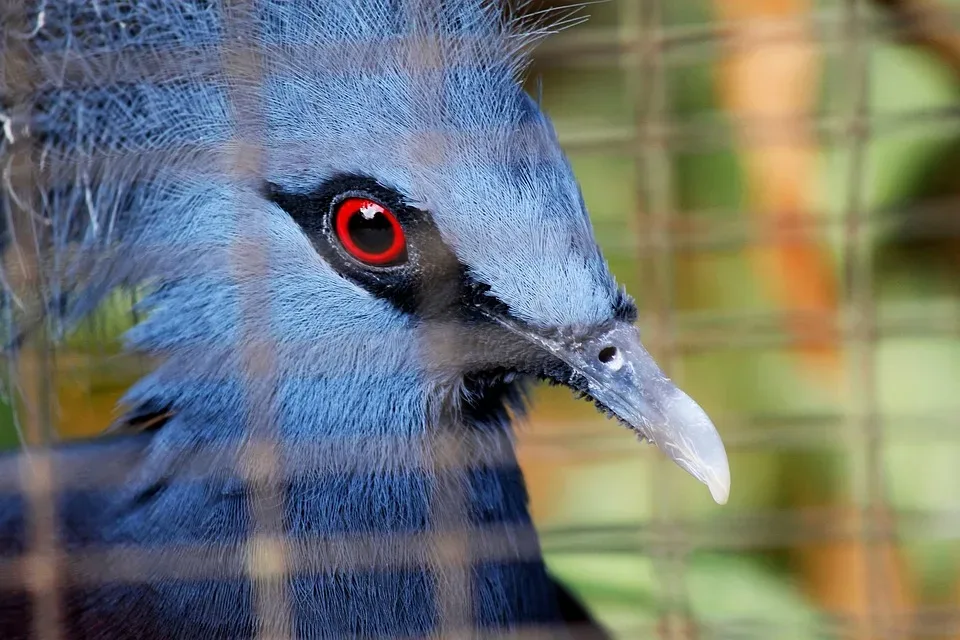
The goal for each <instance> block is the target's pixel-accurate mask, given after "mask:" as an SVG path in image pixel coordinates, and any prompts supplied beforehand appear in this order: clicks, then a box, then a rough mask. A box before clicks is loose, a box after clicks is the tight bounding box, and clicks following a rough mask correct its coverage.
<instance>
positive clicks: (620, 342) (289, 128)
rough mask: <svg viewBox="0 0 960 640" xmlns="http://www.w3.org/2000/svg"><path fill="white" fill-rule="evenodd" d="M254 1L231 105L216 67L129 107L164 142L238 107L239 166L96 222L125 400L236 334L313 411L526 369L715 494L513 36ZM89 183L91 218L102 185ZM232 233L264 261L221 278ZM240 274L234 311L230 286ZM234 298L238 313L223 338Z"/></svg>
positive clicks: (482, 384)
mask: <svg viewBox="0 0 960 640" xmlns="http://www.w3.org/2000/svg"><path fill="white" fill-rule="evenodd" d="M263 4H264V6H265V7H267V8H265V9H264V10H263V11H264V13H263V15H258V16H257V21H256V25H257V33H259V34H260V37H261V39H262V41H263V42H262V44H263V45H264V48H263V49H262V51H263V52H264V53H263V55H262V56H261V59H260V64H261V67H262V68H261V69H260V73H259V74H258V77H257V78H256V83H255V84H254V83H251V85H250V87H247V89H249V90H250V92H252V94H253V95H254V96H255V100H253V101H252V103H251V104H253V106H249V105H247V103H244V104H245V105H247V106H246V107H245V109H247V111H238V110H237V109H236V107H235V105H234V104H233V103H231V92H234V93H235V92H236V91H237V90H238V87H237V84H238V81H237V80H236V79H235V78H232V79H221V80H219V81H217V80H214V81H213V82H212V83H211V82H210V81H209V80H206V81H205V82H204V83H200V82H199V81H198V82H196V83H192V84H191V83H180V84H179V85H175V86H173V87H172V88H169V89H167V90H166V91H167V93H162V92H161V91H159V90H157V91H155V92H154V93H150V94H149V96H148V97H149V98H150V99H144V100H141V101H140V103H139V104H140V106H141V107H143V108H146V109H147V110H148V111H149V110H150V109H153V111H152V113H154V114H155V116H156V118H155V119H156V120H157V122H160V121H162V120H164V119H166V120H165V122H166V124H167V125H168V126H167V127H165V128H163V131H162V134H158V135H159V137H160V138H162V139H163V140H164V141H170V142H171V144H182V143H183V141H184V140H189V139H191V138H193V139H195V140H191V141H192V142H198V143H210V142H219V140H220V139H221V138H222V139H229V140H233V139H234V138H235V136H234V135H233V133H234V130H232V129H231V128H230V127H229V126H228V125H227V124H225V123H227V122H229V121H230V120H231V119H233V121H234V122H237V121H243V119H244V118H246V119H248V120H252V122H254V123H255V124H256V125H257V126H256V130H257V140H256V142H257V144H256V145H254V147H255V148H256V149H257V151H256V153H255V155H256V158H255V159H254V161H253V162H252V164H253V165H254V166H255V167H256V174H255V175H256V176H257V179H255V180H253V181H247V182H244V183H242V184H241V183H239V182H237V181H233V180H230V179H228V178H226V177H223V179H216V180H211V178H210V172H206V173H205V172H204V171H198V172H197V173H196V174H195V175H194V174H191V173H190V172H189V171H188V172H184V171H182V170H179V171H177V172H176V176H177V177H176V179H174V178H168V179H164V180H163V181H161V180H157V179H155V180H154V183H153V186H152V187H151V192H150V195H149V196H140V197H141V200H140V201H138V202H137V204H138V205H139V209H138V211H137V212H136V213H135V214H133V215H134V217H135V218H136V220H137V221H136V222H132V223H129V224H127V225H125V226H124V225H120V227H119V228H120V231H118V232H117V240H118V245H119V246H125V247H126V249H124V250H123V251H125V252H126V254H127V255H128V261H130V262H136V263H137V264H138V265H139V266H137V267H133V268H130V269H128V270H127V271H129V272H134V275H135V277H133V278H132V279H134V280H145V281H150V282H153V284H154V286H155V293H154V294H153V296H152V297H151V299H150V300H149V308H150V309H151V310H152V313H151V315H150V316H149V318H148V319H147V320H146V321H145V322H143V323H141V324H140V325H138V326H137V327H135V328H134V329H133V331H132V332H131V334H130V338H131V343H132V344H133V346H135V347H137V348H140V349H144V350H147V351H151V352H157V353H161V354H163V355H164V356H165V357H166V358H167V363H166V364H165V365H164V367H162V368H161V369H160V370H159V371H158V373H157V374H155V376H154V378H152V379H151V381H150V382H149V385H150V386H149V388H148V387H144V386H142V385H141V387H139V391H135V392H134V397H145V396H146V395H149V394H150V393H153V391H152V390H153V389H156V388H157V385H158V384H160V383H158V382H157V380H158V379H159V378H157V376H159V377H160V378H165V379H166V380H167V382H166V383H165V384H167V386H168V387H170V386H171V385H176V384H179V382H178V381H179V380H181V379H182V372H183V371H184V370H190V371H192V372H193V374H194V376H198V375H202V371H203V370H204V365H203V364H202V363H206V368H207V369H209V370H210V371H212V372H215V373H216V374H217V375H220V376H222V375H223V372H224V371H225V370H226V371H229V370H231V367H232V366H238V365H232V364H231V359H233V358H234V357H235V356H234V354H235V353H236V351H237V349H236V347H237V345H238V343H239V342H243V341H244V340H249V339H250V336H253V339H255V340H262V339H269V340H270V342H271V344H272V345H273V346H274V347H275V353H274V355H273V356H272V357H273V358H274V363H275V365H276V367H277V368H278V369H279V371H280V372H281V374H282V375H281V377H282V378H283V379H284V380H296V381H297V382H296V384H293V386H292V387H291V388H295V389H297V393H298V395H299V397H301V398H302V397H303V396H310V395H311V394H317V401H318V403H323V402H326V403H329V402H330V401H331V400H336V399H335V398H334V399H331V398H330V397H329V395H328V396H327V397H321V396H323V394H322V393H320V392H317V391H316V388H318V387H324V385H327V384H328V382H329V381H330V380H333V379H338V380H343V379H346V380H356V379H358V376H360V377H362V378H363V380H364V381H365V382H366V386H364V387H363V388H364V389H365V390H366V391H365V393H375V392H376V389H377V388H381V389H383V390H384V392H385V393H387V392H389V389H390V388H392V386H394V385H395V384H396V380H398V379H401V378H403V379H415V380H416V381H417V384H418V385H420V386H421V387H422V388H423V389H426V390H428V395H431V397H432V398H433V400H436V399H437V398H443V399H444V402H452V403H453V404H455V405H457V406H459V407H460V408H461V409H463V410H469V411H474V412H480V413H482V412H483V411H487V412H493V413H497V412H502V411H503V406H504V403H509V401H510V399H511V398H514V397H515V395H514V394H515V391H516V388H517V385H518V384H520V383H522V381H523V380H527V379H542V380H548V381H552V382H555V383H559V384H562V385H566V386H568V387H570V388H571V389H573V390H574V391H575V392H577V393H579V394H583V395H585V396H587V397H588V398H590V399H592V400H593V401H595V402H596V403H597V405H598V406H599V407H600V408H601V409H602V410H604V411H607V412H609V413H611V414H613V415H614V416H616V417H617V418H618V419H619V420H620V421H621V422H623V423H624V424H625V425H627V426H628V427H629V428H630V429H632V430H634V431H635V432H636V433H637V434H638V435H639V436H641V437H642V438H644V439H647V440H650V441H652V442H653V443H655V444H656V445H657V446H658V447H659V448H660V449H661V450H662V451H663V452H664V453H665V454H666V455H668V456H669V457H670V458H672V459H673V460H675V461H676V462H677V463H678V464H679V465H680V466H681V467H683V468H684V469H686V470H687V471H689V472H690V473H692V474H693V475H694V476H696V477H697V478H698V479H700V480H701V481H703V482H705V483H706V484H707V485H708V486H709V488H710V491H711V493H712V494H713V497H714V498H715V499H716V500H717V501H718V502H725V501H726V499H727V495H728V491H729V470H728V466H727V460H726V455H725V452H724V448H723V445H722V443H721V441H720V438H719V436H718V435H717V432H716V430H715V429H714V427H713V425H712V424H711V422H710V420H709V419H708V418H707V416H706V414H705V413H704V412H703V411H702V410H701V409H700V407H699V406H698V405H697V404H696V403H695V402H694V401H693V400H692V399H691V398H690V397H688V396H687V395H686V394H685V393H683V392H682V391H681V390H680V389H678V388H677V387H676V386H675V385H674V384H673V383H672V382H671V381H670V380H669V379H668V378H667V377H666V376H665V375H664V374H663V372H662V371H661V370H660V369H659V368H658V366H657V365H656V363H655V362H654V361H653V359H652V358H651V356H650V355H649V354H648V353H647V351H646V350H645V349H644V347H643V345H642V343H641V340H640V333H639V331H638V330H637V328H636V327H635V326H634V324H633V323H634V321H635V320H636V315H637V313H636V308H635V305H634V303H633V301H632V300H631V299H630V298H629V297H628V296H627V294H626V293H625V292H624V291H623V290H621V289H619V288H618V286H617V285H616V283H615V281H614V279H613V277H612V276H611V274H610V272H609V270H608V267H607V265H606V263H605V261H604V258H603V256H602V254H601V252H600V250H599V248H598V246H597V244H596V242H595V239H594V237H593V233H592V229H591V225H590V222H589V218H588V214H587V211H586V208H585V206H584V202H583V199H582V197H581V194H580V189H579V187H578V184H577V182H576V179H575V177H574V175H573V173H572V171H571V169H570V166H569V164H568V162H567V160H566V158H565V156H564V154H563V152H562V151H561V149H560V146H559V144H558V142H557V139H556V136H555V133H554V131H553V128H552V126H551V124H550V122H549V120H548V119H547V117H546V116H545V115H544V114H543V113H542V112H541V110H540V108H539V106H538V105H537V104H536V102H535V101H534V100H532V99H531V98H530V97H529V96H527V95H526V94H525V93H524V92H523V91H522V89H521V87H520V84H519V81H518V71H519V70H520V69H521V67H522V66H523V57H522V54H521V53H520V52H521V51H522V49H524V47H525V46H526V45H527V44H529V42H530V36H525V35H524V34H523V33H519V32H518V30H517V29H516V28H515V25H514V24H513V23H511V22H510V21H509V20H504V19H503V18H502V17H501V16H500V15H499V14H498V13H497V12H495V11H493V10H492V9H491V6H490V4H489V3H487V2H485V1H484V2H481V1H479V0H478V1H476V2H471V1H465V0H458V1H457V2H449V3H441V4H442V6H439V7H433V8H432V9H431V8H429V7H426V6H420V3H411V4H410V7H419V8H405V7H404V6H402V5H403V3H400V4H398V3H379V2H367V0H364V1H358V2H355V3H354V2H341V3H308V4H309V7H308V8H305V7H300V6H296V5H298V4H299V3H284V2H278V3H275V4H274V3H263ZM388 4H389V5H390V6H389V7H388V6H387V5H388ZM422 4H423V5H427V4H431V3H422ZM239 84H240V85H242V84H243V83H242V81H241V82H239ZM239 89H240V90H241V91H242V90H243V89H244V87H243V86H240V87H239ZM124 90H126V91H132V89H129V88H127V89H124ZM248 93H249V92H248ZM163 101H166V103H164V102H163ZM124 122H125V121H124ZM124 122H121V123H120V124H117V120H116V119H114V120H113V122H111V119H110V118H104V124H103V125H102V126H104V127H108V128H109V127H111V126H112V127H120V126H123V124H124ZM132 124H133V123H127V126H132ZM58 126H62V125H58ZM78 126H79V125H78ZM158 130H159V129H158ZM121 133H122V132H121ZM121 133H115V134H113V136H114V137H117V138H119V137H120V136H121ZM103 139H104V136H103V135H101V136H100V140H103ZM157 142H158V141H157V140H154V141H153V142H152V143H151V144H155V143H157ZM125 144H128V145H129V144H131V143H130V142H129V141H128V142H126V143H125ZM234 152H235V153H236V148H234ZM240 155H242V149H241V152H240ZM181 168H182V167H181ZM201 169H202V167H201ZM115 171H116V172H117V173H122V168H121V169H116V170H115ZM218 171H220V170H219V169H213V171H212V174H213V175H216V174H217V172H218ZM161 174H164V171H162V170H157V171H155V173H154V174H153V175H154V177H156V176H157V175H161ZM165 175H168V176H172V175H173V173H171V172H167V173H166V174H165ZM248 175H249V173H248ZM138 180H139V177H138V176H134V177H132V178H130V179H129V180H127V182H126V184H127V185H136V184H139V182H138ZM159 184H162V187H161V186H157V185H159ZM127 192H129V193H136V190H135V188H134V187H130V186H128V187H127ZM97 197H102V198H104V199H105V201H104V202H103V203H102V206H103V209H102V210H104V209H106V205H108V204H109V203H110V202H113V201H115V200H117V199H118V197H117V196H116V194H113V192H112V191H111V192H110V193H108V192H107V191H105V190H101V192H96V191H94V192H93V198H94V200H96V198H97ZM110 198H112V200H110ZM128 199H129V196H128ZM95 208H96V207H95ZM137 216H139V217H137ZM101 226H103V225H101ZM244 237H247V238H253V239H254V240H253V243H252V244H251V245H250V247H251V251H257V252H259V253H260V254H261V256H262V257H263V258H264V259H263V260H262V264H263V266H264V268H263V270H262V272H261V273H260V274H259V275H256V274H254V273H253V272H252V271H250V272H248V271H243V270H242V268H241V270H240V272H239V273H240V274H241V275H240V277H238V276H237V273H238V271H237V268H236V255H237V252H236V245H237V242H238V239H242V238H244ZM157 245H159V246H162V247H163V250H162V251H161V252H159V253H158V252H156V251H153V252H152V253H150V257H149V258H148V257H146V254H145V253H143V251H144V247H148V246H157ZM201 247H202V248H201ZM231 247H232V248H231ZM138 248H139V249H138ZM123 251H122V252H123ZM230 251H233V253H232V254H231V253H229V252H230ZM138 252H139V253H138ZM240 255H241V257H242V256H243V251H241V252H240ZM230 256H232V257H230ZM113 277H114V279H115V281H119V280H121V279H126V280H129V279H131V277H130V274H129V273H126V274H125V275H124V278H117V277H116V276H113ZM255 279H256V280H257V282H255V283H254V284H256V285H257V286H259V288H260V294H259V295H260V296H261V297H260V298H258V300H259V302H254V303H251V302H250V301H249V299H246V300H245V299H244V294H243V285H244V283H245V282H246V283H249V281H250V280H255ZM251 304H252V305H253V306H254V307H255V309H254V310H253V311H254V316H255V317H258V318H259V319H258V320H255V321H254V326H253V327H252V330H250V328H248V329H246V330H245V329H243V328H242V324H243V317H242V316H243V312H244V308H248V307H250V306H251ZM245 305H246V307H245ZM248 310H249V309H248ZM171 380H173V381H175V382H170V381H171ZM371 380H378V381H379V385H380V386H379V387H377V386H373V387H371V386H370V382H371ZM279 384H280V385H281V386H282V385H283V384H284V382H283V380H281V382H280V383H279ZM178 388H179V389H180V391H178V393H180V394H181V395H182V396H190V395H194V392H192V391H186V390H184V389H185V388H184V387H178ZM205 388H208V387H205ZM278 393H279V394H280V395H281V396H282V395H283V392H282V391H279V392H278ZM195 397H196V396H195ZM362 400H363V398H360V399H359V400H357V399H351V400H350V402H360V403H362ZM298 402H299V400H298Z"/></svg>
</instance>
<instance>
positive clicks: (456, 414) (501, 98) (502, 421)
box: [0, 0, 730, 640]
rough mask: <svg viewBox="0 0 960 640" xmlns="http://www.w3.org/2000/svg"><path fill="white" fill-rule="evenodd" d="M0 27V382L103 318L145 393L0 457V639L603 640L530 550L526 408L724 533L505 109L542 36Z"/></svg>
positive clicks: (580, 236)
mask: <svg viewBox="0 0 960 640" xmlns="http://www.w3.org/2000/svg"><path fill="white" fill-rule="evenodd" d="M7 10H8V11H10V10H11V9H7ZM12 10H13V11H14V12H15V14H16V15H15V16H13V18H16V19H13V18H10V19H8V20H5V26H4V27H3V28H2V29H3V31H4V42H5V43H6V45H7V46H6V48H5V49H4V55H5V56H6V57H5V66H6V69H7V73H6V74H5V76H4V79H3V80H2V82H3V83H4V84H2V85H0V119H2V124H3V131H4V142H3V144H4V146H3V147H2V155H3V156H5V157H4V158H0V159H2V160H3V167H4V181H3V185H4V186H3V199H2V204H0V207H2V211H0V213H3V215H2V216H0V217H2V218H3V219H4V226H3V228H2V231H3V235H4V239H3V242H4V253H5V255H6V256H8V257H9V256H13V257H14V258H16V259H5V260H4V263H3V265H4V266H3V272H0V275H2V276H3V278H2V280H0V283H2V285H3V293H4V296H3V301H4V302H3V305H4V306H3V310H4V317H5V320H4V322H5V324H6V325H7V326H6V327H5V328H4V330H3V332H2V335H3V336H4V337H5V338H9V346H8V348H7V349H8V354H9V355H10V356H11V357H14V358H15V357H16V356H17V354H18V353H19V350H21V349H22V348H23V345H25V344H28V343H29V340H30V339H31V338H30V336H31V335H36V334H37V333H44V332H45V334H49V335H51V336H52V337H53V340H54V342H55V341H56V340H60V339H62V338H63V336H64V335H66V334H67V333H69V331H70V330H71V328H72V327H75V326H76V325H77V323H78V322H80V321H82V320H83V319H84V318H86V317H88V316H90V314H93V313H95V312H96V310H97V308H98V306H99V305H101V304H102V303H103V302H104V300H106V299H108V297H109V296H110V295H111V294H112V293H114V292H116V291H118V290H123V291H131V292H136V294H137V296H138V300H137V303H136V304H135V305H134V311H135V313H136V318H137V320H136V322H135V323H134V324H133V326H132V327H131V328H130V329H129V330H128V331H127V332H126V333H125V335H124V348H125V349H126V350H127V351H129V352H130V353H135V354H141V355H143V356H145V357H148V358H149V359H150V361H151V362H153V363H155V365H154V366H153V367H152V368H151V370H150V371H149V372H147V373H146V374H145V375H144V376H143V377H141V378H140V379H139V380H138V381H136V382H135V383H134V384H132V386H130V388H129V389H128V390H127V392H126V393H125V395H124V397H123V399H122V402H121V406H122V407H123V411H124V412H123V414H122V416H121V417H120V418H119V419H118V420H117V421H116V422H115V423H114V424H113V426H111V427H110V429H109V430H108V432H107V433H105V434H102V435H100V436H98V437H94V438H91V439H87V440H82V441H76V442H65V443H59V444H56V445H53V446H50V447H48V448H43V449H40V448H36V447H25V448H24V449H23V450H21V451H16V452H12V453H8V454H4V455H3V457H0V566H4V567H6V569H7V570H6V571H4V572H3V573H5V574H6V575H5V576H4V578H3V579H0V629H3V634H2V635H3V637H4V638H7V639H20V638H30V637H41V635H38V634H40V632H41V631H42V630H43V629H50V628H53V629H55V630H56V633H57V636H56V637H61V638H84V639H107V638H111V639H112V638H131V639H137V640H147V639H152V638H164V639H169V638H184V639H194V638H196V639H201V638H202V639H204V640H209V639H210V638H229V639H242V638H281V637H282V638H339V637H355V638H386V637H389V638H395V637H404V638H406V637H441V636H451V637H453V636H456V637H474V636H480V635H485V634H491V635H498V634H519V633H524V632H527V631H529V632H532V633H538V632H539V633H540V634H541V635H546V636H547V637H564V635H565V634H566V636H567V637H598V638H599V637H609V636H608V634H607V632H606V631H605V630H604V628H603V627H602V625H601V624H600V623H598V622H597V621H596V620H594V618H593V617H592V616H591V615H590V613H589V612H588V611H587V609H586V607H585V606H583V604H582V603H580V602H579V601H578V600H577V598H576V597H575V596H574V595H573V592H572V590H570V589H569V588H568V587H567V586H566V585H563V584H562V583H561V582H560V581H559V580H557V579H556V578H555V577H554V576H553V575H552V574H551V573H550V571H549V569H548V567H547V566H546V564H545V562H544V559H543V555H542V552H541V547H540V542H539V538H538V536H537V532H536V529H535V527H534V524H533V520H532V518H531V514H530V509H529V505H528V495H527V491H526V488H525V485H524V479H523V474H522V471H521V468H520V465H519V463H518V461H517V456H516V451H515V433H514V424H515V423H516V421H517V420H518V419H520V418H522V416H523V415H524V413H525V411H526V410H527V407H528V405H529V390H530V388H531V387H532V385H534V384H537V383H539V382H543V381H545V382H548V383H552V384H557V385H561V386H565V387H568V388H570V389H571V390H572V391H573V392H574V393H575V394H577V395H579V396H582V397H584V398H586V399H587V400H589V401H592V402H594V403H595V404H596V405H597V407H598V408H599V409H600V410H601V411H603V412H605V413H607V414H608V415H610V416H612V417H613V418H615V419H616V420H617V421H619V422H620V423H622V424H623V425H624V426H626V427H627V428H628V429H630V430H631V431H632V432H633V433H634V434H635V435H636V436H637V437H638V438H639V439H640V440H642V441H649V442H650V443H652V444H654V445H655V446H656V447H657V448H658V449H660V450H661V451H662V452H663V453H664V454H666V455H667V456H668V457H670V458H671V459H672V460H674V461H675V462H676V463H677V464H678V465H679V466H680V467H681V468H683V469H685V470H686V471H688V472H689V473H691V474H692V475H693V476H695V477H696V478H697V479H699V480H700V481H702V482H703V483H705V484H706V485H707V486H708V488H709V490H710V492H711V494H712V496H713V497H714V499H715V500H716V501H717V502H720V503H724V502H726V500H727V498H728V495H729V487H730V473H729V466H728V463H727V458H726V454H725V452H724V447H723V444H722V441H721V439H720V436H719V435H718V433H717V431H716V428H715V427H714V426H713V424H712V422H711V421H710V419H709V418H708V417H707V415H706V413H705V412H704V411H703V409H701V408H700V406H699V405H697V403H696V402H695V401H694V400H692V399H691V398H690V397H689V396H688V395H686V394H685V393H684V392H683V391H681V390H680V389H679V388H678V387H677V386H676V385H675V384H674V383H673V382H672V381H671V380H670V379H669V378H668V377H667V376H666V375H665V374H664V372H663V371H662V370H661V369H660V368H659V367H658V366H657V364H656V363H655V361H654V359H653V358H652V357H651V355H650V354H649V353H648V351H647V350H646V349H645V348H644V346H643V343H642V341H641V335H640V331H639V329H638V327H637V326H636V322H637V318H638V311H637V305H636V302H635V301H634V300H633V298H631V297H630V296H629V294H628V293H627V292H626V291H625V290H624V289H623V288H622V287H620V286H619V285H618V284H617V282H616V281H615V279H614V277H613V275H612V274H611V272H610V270H609V267H608V265H607V263H606V261H605V259H604V257H603V255H602V252H601V250H600V248H599V246H598V244H597V242H596V239H595V237H594V234H593V230H592V227H591V223H590V218H589V214H588V212H587V209H586V205H585V203H584V199H583V196H582V192H581V189H580V187H579V184H578V182H577V180H576V177H575V175H574V173H573V170H572V168H571V165H570V163H569V161H568V159H567V157H566V155H565V154H564V152H563V150H562V148H561V145H560V143H559V140H558V138H557V134H556V131H555V129H554V127H553V125H552V124H551V121H550V119H549V118H548V116H547V115H546V114H545V112H544V110H543V109H542V108H541V105H540V104H539V101H538V100H537V99H536V98H535V97H534V96H532V95H530V94H529V93H527V92H526V91H525V90H524V85H523V76H524V74H525V73H526V70H527V68H528V63H529V60H530V52H531V50H532V48H533V47H534V46H535V45H536V44H537V43H538V42H539V41H540V40H541V39H542V38H543V37H546V36H548V35H549V34H551V33H553V32H555V31H557V30H559V29H560V28H563V26H565V25H566V24H569V23H570V21H571V18H570V17H569V16H568V15H567V14H564V15H565V16H567V17H565V18H559V19H557V18H556V16H552V15H551V14H545V15H542V16H535V17H534V18H533V19H530V18H525V17H524V15H526V14H523V12H522V11H518V10H517V8H516V7H513V9H512V10H511V7H504V6H501V5H499V4H497V3H494V2H490V1H489V0H431V1H427V0H410V1H409V2H408V1H406V0H405V1H404V2H399V1H397V0H178V2H169V1H168V0H97V1H95V2H90V1H89V0H45V1H38V2H27V3H23V6H22V7H21V6H18V7H14V8H13V9H12ZM14 62H15V63H14ZM23 166H26V167H28V168H29V169H30V171H28V172H27V175H28V178H24V177H23V175H22V174H21V173H17V168H18V167H23ZM18 225H20V226H19V227H18ZM24 225H28V226H29V227H30V229H31V230H32V233H33V235H32V236H29V237H31V238H33V242H32V243H31V242H26V241H25V240H24V237H25V234H24V233H23V229H24ZM18 232H19V233H18ZM25 260H26V261H30V260H33V261H34V262H35V264H37V265H39V266H40V267H42V268H41V269H40V270H39V273H40V274H41V277H40V279H39V282H35V283H34V284H36V287H35V289H31V290H30V291H34V290H35V291H36V292H37V293H36V295H35V296H34V298H35V299H37V300H39V302H38V303H36V304H34V305H33V307H31V309H33V311H32V312H29V313H28V312H27V311H24V308H25V307H29V306H30V302H29V300H30V297H29V295H26V294H25V293H24V289H23V288H22V287H21V289H19V290H18V288H17V284H16V283H17V282H22V281H24V280H23V278H20V279H19V280H18V277H17V273H16V270H17V268H18V267H17V265H18V264H23V262H24V261H25ZM30 282H33V281H30ZM24 286H26V285H24ZM35 478H41V481H38V482H34V481H33V479H35ZM38 487H40V488H39V489H38ZM38 496H40V497H39V498H38ZM43 500H46V502H44V501H43ZM43 505H47V507H48V508H47V510H44V509H45V507H44V506H43ZM43 514H46V516H43ZM41 516H43V517H41ZM43 523H46V528H45V529H43V527H42V526H41V525H43ZM38 527H39V528H38ZM40 529H43V531H42V532H41V531H40ZM37 558H39V560H37ZM32 562H41V563H42V564H40V565H36V564H31V563H32ZM38 566H40V567H41V569H44V570H42V571H41V570H40V569H37V567H38ZM38 576H40V577H38ZM38 585H39V586H38ZM44 625H48V626H44ZM49 625H53V626H52V627H51V626H49ZM38 630H40V631H38ZM578 634H583V635H578ZM43 637H47V636H43Z"/></svg>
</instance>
